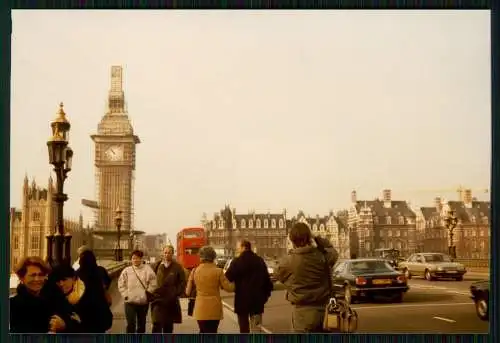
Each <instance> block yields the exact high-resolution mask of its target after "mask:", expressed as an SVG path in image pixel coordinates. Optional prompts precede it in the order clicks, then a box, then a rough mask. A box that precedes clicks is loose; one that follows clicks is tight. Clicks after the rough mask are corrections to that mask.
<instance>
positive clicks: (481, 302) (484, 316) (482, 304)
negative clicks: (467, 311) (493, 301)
mask: <svg viewBox="0 0 500 343" xmlns="http://www.w3.org/2000/svg"><path fill="white" fill-rule="evenodd" d="M476 313H477V316H478V317H479V319H481V320H488V302H487V301H486V299H483V298H478V299H477V300H476Z"/></svg>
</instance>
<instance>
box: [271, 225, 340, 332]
mask: <svg viewBox="0 0 500 343" xmlns="http://www.w3.org/2000/svg"><path fill="white" fill-rule="evenodd" d="M289 238H290V241H291V242H292V244H293V249H292V250H291V251H290V253H289V254H288V255H287V256H286V257H285V258H284V259H283V260H282V261H281V262H280V264H279V267H278V271H277V274H278V275H277V277H278V280H279V281H280V282H281V283H282V284H284V285H285V287H286V291H287V300H288V301H289V302H290V303H291V304H292V305H293V309H292V328H293V331H294V332H296V333H320V332H323V318H324V312H325V306H326V305H327V304H328V301H329V299H330V296H331V295H332V291H331V289H330V283H329V282H328V277H329V271H331V269H332V268H333V266H334V265H335V263H336V262H337V259H338V253H337V251H336V250H335V249H334V248H333V246H332V244H331V243H330V242H329V241H328V240H326V239H324V238H320V237H313V236H312V233H311V230H310V229H309V227H308V226H307V225H306V224H304V223H296V224H295V225H294V226H293V227H292V229H291V230H290V234H289Z"/></svg>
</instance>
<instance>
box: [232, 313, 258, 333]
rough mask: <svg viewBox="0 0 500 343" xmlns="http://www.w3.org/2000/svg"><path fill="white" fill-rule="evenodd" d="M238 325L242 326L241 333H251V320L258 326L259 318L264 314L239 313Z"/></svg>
mask: <svg viewBox="0 0 500 343" xmlns="http://www.w3.org/2000/svg"><path fill="white" fill-rule="evenodd" d="M237 315H238V326H239V327H240V333H250V322H252V325H254V326H256V325H257V324H260V323H257V321H258V320H261V319H262V314H248V313H246V314H244V313H238V314H237Z"/></svg>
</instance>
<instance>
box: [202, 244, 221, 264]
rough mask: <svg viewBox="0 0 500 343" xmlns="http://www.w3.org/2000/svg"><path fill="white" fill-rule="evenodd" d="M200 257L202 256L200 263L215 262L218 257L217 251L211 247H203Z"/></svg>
mask: <svg viewBox="0 0 500 343" xmlns="http://www.w3.org/2000/svg"><path fill="white" fill-rule="evenodd" d="M199 255H200V262H213V261H214V260H215V258H216V257H217V253H216V252H215V249H214V248H212V247H211V246H209V245H205V246H204V247H201V249H200V251H199Z"/></svg>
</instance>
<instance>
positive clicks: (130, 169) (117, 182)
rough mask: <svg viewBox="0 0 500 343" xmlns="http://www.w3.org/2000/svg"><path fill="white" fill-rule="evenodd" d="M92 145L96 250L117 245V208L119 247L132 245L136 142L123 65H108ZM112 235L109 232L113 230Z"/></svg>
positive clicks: (137, 140) (137, 138)
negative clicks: (104, 95) (118, 213)
mask: <svg viewBox="0 0 500 343" xmlns="http://www.w3.org/2000/svg"><path fill="white" fill-rule="evenodd" d="M91 138H92V140H93V142H94V145H95V168H96V175H95V178H96V181H95V182H96V193H97V194H96V196H97V202H98V206H97V207H98V208H97V209H96V211H97V218H96V224H95V226H96V227H95V230H96V233H98V234H99V235H102V236H103V237H104V239H103V240H101V241H98V242H96V244H97V245H98V247H97V248H98V249H104V250H105V249H109V250H112V249H114V248H116V245H117V243H116V241H117V238H116V226H115V217H116V210H117V209H118V208H119V209H120V210H121V211H122V226H121V230H122V232H123V237H122V239H121V243H120V244H121V245H120V246H121V247H122V248H126V247H128V248H131V247H129V245H131V244H133V242H132V240H131V239H130V237H131V235H130V231H131V230H133V228H134V226H133V213H134V209H133V207H134V204H133V200H134V173H135V162H136V159H135V156H136V145H137V144H139V143H140V140H139V137H138V136H137V135H135V134H134V129H133V127H132V124H131V122H130V119H129V116H128V112H127V109H126V102H125V95H124V91H123V68H122V67H121V66H112V67H111V86H110V90H109V94H108V110H107V112H106V114H105V115H104V116H103V117H102V119H101V122H100V123H99V125H98V129H97V134H94V135H92V136H91ZM113 231H114V232H115V234H112V232H113Z"/></svg>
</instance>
